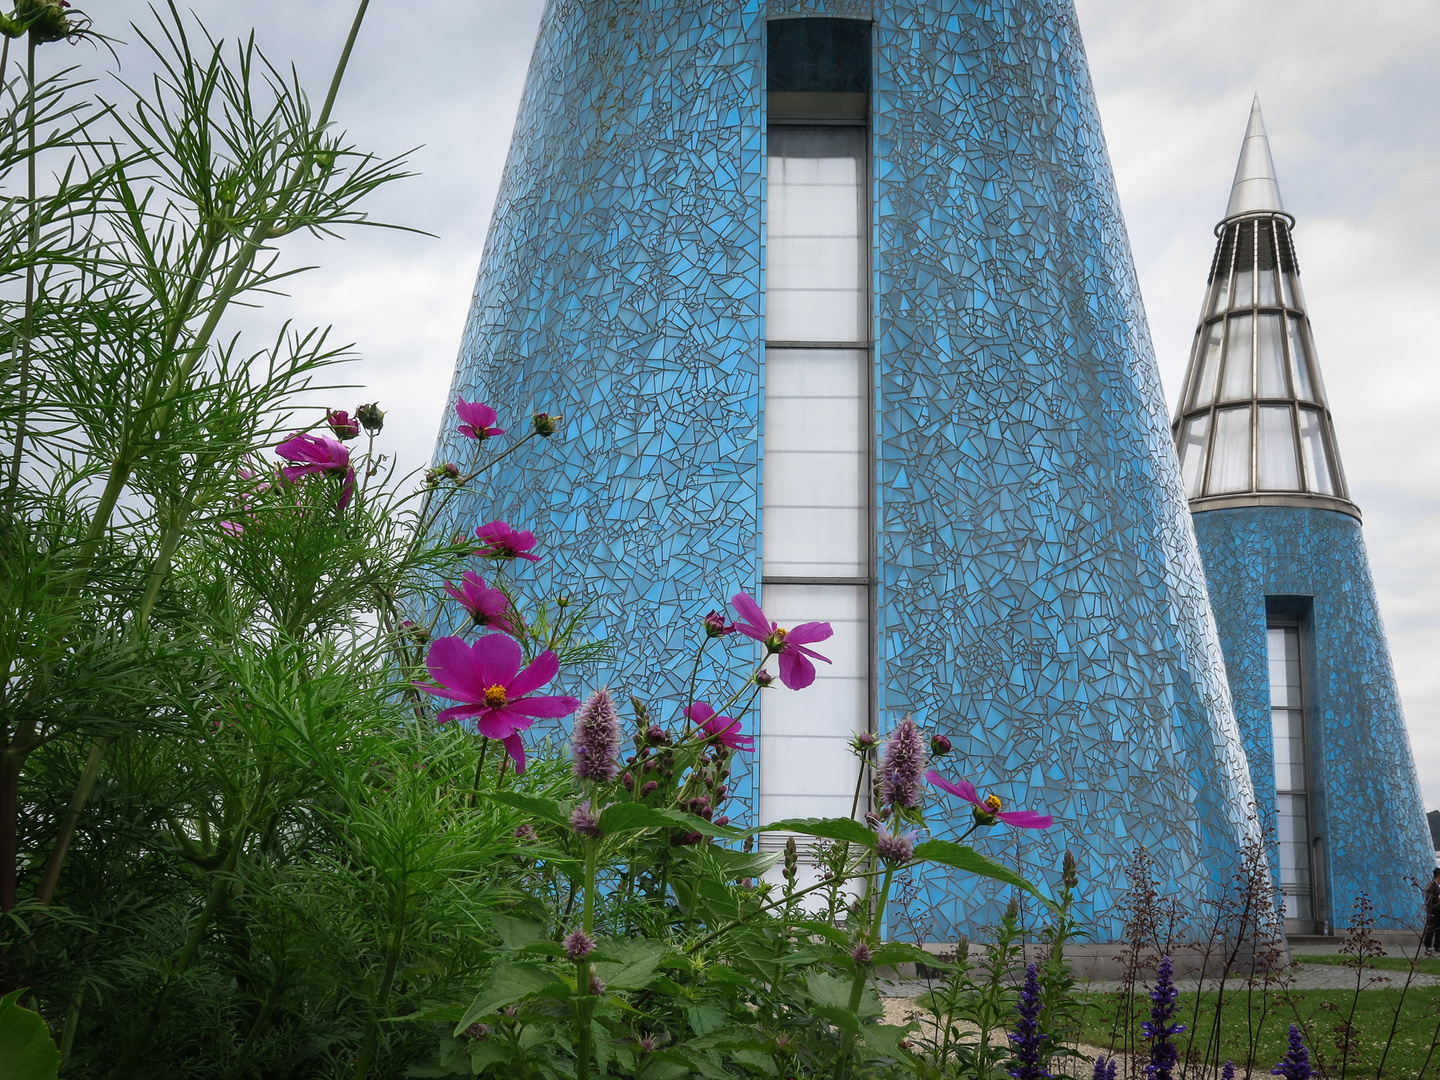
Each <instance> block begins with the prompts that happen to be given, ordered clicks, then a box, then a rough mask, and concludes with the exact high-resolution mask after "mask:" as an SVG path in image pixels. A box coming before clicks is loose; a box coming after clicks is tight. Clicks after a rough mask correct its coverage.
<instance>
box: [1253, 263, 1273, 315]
mask: <svg viewBox="0 0 1440 1080" xmlns="http://www.w3.org/2000/svg"><path fill="white" fill-rule="evenodd" d="M1256 285H1257V286H1258V289H1257V291H1258V293H1259V302H1260V305H1261V306H1262V307H1264V306H1267V305H1270V304H1274V303H1275V302H1276V301H1275V271H1274V270H1261V271H1260V272H1259V275H1258V276H1257V278H1256Z"/></svg>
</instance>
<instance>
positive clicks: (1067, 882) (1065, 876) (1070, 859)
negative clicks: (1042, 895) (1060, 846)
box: [1060, 848, 1080, 889]
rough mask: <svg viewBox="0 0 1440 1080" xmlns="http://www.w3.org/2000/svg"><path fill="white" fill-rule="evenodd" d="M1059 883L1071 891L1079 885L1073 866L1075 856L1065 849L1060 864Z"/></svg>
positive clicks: (1076, 871) (1076, 872) (1078, 875)
mask: <svg viewBox="0 0 1440 1080" xmlns="http://www.w3.org/2000/svg"><path fill="white" fill-rule="evenodd" d="M1060 882H1061V884H1063V885H1064V886H1065V888H1067V889H1073V888H1075V886H1076V885H1078V884H1079V883H1080V874H1079V871H1078V870H1077V868H1076V865H1075V855H1074V853H1073V852H1071V851H1070V849H1069V848H1066V849H1065V859H1064V861H1063V862H1062V863H1061V864H1060Z"/></svg>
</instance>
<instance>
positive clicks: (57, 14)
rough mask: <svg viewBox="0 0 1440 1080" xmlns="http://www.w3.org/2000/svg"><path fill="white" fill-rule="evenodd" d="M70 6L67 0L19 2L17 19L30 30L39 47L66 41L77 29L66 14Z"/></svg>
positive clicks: (20, 0) (16, 5)
mask: <svg viewBox="0 0 1440 1080" xmlns="http://www.w3.org/2000/svg"><path fill="white" fill-rule="evenodd" d="M69 6H70V5H69V4H68V3H67V2H66V0H17V2H16V4H15V19H16V21H17V22H18V23H19V24H20V25H21V26H26V27H28V28H29V30H30V37H31V38H32V39H33V40H34V41H35V43H36V44H37V45H44V44H46V43H47V42H51V41H64V40H65V39H66V38H67V37H69V36H70V34H71V33H72V32H73V31H74V29H75V28H74V26H73V25H71V22H70V19H69V17H68V16H67V15H66V14H65V9H66V8H67V7H69Z"/></svg>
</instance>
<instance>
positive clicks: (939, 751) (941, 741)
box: [930, 735, 954, 757]
mask: <svg viewBox="0 0 1440 1080" xmlns="http://www.w3.org/2000/svg"><path fill="white" fill-rule="evenodd" d="M953 749H954V747H953V746H951V745H950V740H949V739H947V738H946V737H945V736H944V735H931V736H930V756H931V757H944V756H945V755H946V754H948V753H950V751H951V750H953Z"/></svg>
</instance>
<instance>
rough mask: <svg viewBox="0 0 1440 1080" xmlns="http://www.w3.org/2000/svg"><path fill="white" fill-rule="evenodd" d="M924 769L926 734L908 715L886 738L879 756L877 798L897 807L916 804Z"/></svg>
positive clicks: (908, 806)
mask: <svg viewBox="0 0 1440 1080" xmlns="http://www.w3.org/2000/svg"><path fill="white" fill-rule="evenodd" d="M924 773H925V738H924V736H922V735H921V734H920V729H919V728H918V727H916V726H915V721H913V720H911V719H910V717H908V716H907V717H905V719H904V720H901V721H900V725H899V726H898V727H897V728H896V729H895V730H894V731H892V732H891V733H890V738H888V739H886V740H885V753H884V755H883V756H882V757H881V758H880V801H881V802H882V803H884V804H885V805H886V806H889V807H892V808H894V809H896V810H911V809H913V808H915V807H917V806H919V805H920V779H921V777H922V776H923V775H924Z"/></svg>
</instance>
